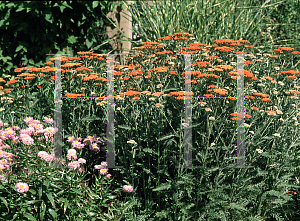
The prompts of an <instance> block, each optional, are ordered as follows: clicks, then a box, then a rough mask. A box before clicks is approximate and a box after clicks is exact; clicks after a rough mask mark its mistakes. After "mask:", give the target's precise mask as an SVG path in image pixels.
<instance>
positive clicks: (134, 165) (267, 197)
mask: <svg viewBox="0 0 300 221" xmlns="http://www.w3.org/2000/svg"><path fill="white" fill-rule="evenodd" d="M157 40H158V41H159V42H151V41H148V42H142V45H141V46H140V47H137V48H135V50H136V53H132V54H131V53H130V54H129V56H128V57H126V58H125V60H126V61H127V63H128V64H126V65H115V66H114V68H115V71H114V78H115V86H116V89H115V93H116V94H115V95H114V97H113V98H114V99H116V100H115V101H116V102H115V108H116V109H115V110H116V111H115V122H116V125H115V133H116V137H115V148H116V149H115V157H116V160H115V162H116V165H117V164H120V165H122V166H123V168H115V169H110V168H107V167H108V166H109V165H107V162H106V161H104V160H105V158H104V157H105V155H104V156H103V155H102V154H103V152H104V153H105V151H104V150H105V145H104V138H103V139H102V138H100V137H97V136H96V134H98V132H99V131H100V132H102V134H103V133H104V132H105V129H106V121H105V120H103V119H105V117H106V108H107V105H108V104H109V102H108V101H107V99H108V97H105V95H106V92H107V88H106V81H108V73H107V72H105V71H106V70H104V69H105V67H104V66H105V64H106V58H107V55H99V54H95V53H92V52H78V54H79V55H81V56H82V57H81V58H74V57H71V58H68V57H64V56H62V57H61V64H62V70H61V73H62V80H63V81H64V85H63V87H62V90H63V92H62V93H63V96H64V97H65V98H66V99H64V100H63V104H62V114H63V128H64V129H63V132H62V133H63V138H64V139H66V140H67V142H68V144H66V145H63V153H64V154H63V157H64V158H66V159H65V162H67V163H65V164H66V165H63V166H64V171H63V172H55V171H54V170H52V169H49V167H51V166H52V165H54V162H55V155H54V160H52V158H53V147H52V143H53V136H54V135H55V128H53V127H51V126H49V125H45V123H47V122H45V120H47V121H48V122H51V121H50V119H49V118H47V119H44V123H41V122H38V120H36V121H34V120H33V118H31V117H26V118H25V121H23V122H22V123H26V124H27V125H28V129H26V130H22V129H20V128H19V129H17V128H14V127H9V128H7V129H3V130H2V131H0V136H1V139H2V147H3V148H2V153H0V156H3V157H4V156H5V157H6V158H5V157H4V158H5V159H6V160H7V161H3V162H4V163H3V164H1V165H3V166H2V168H4V169H3V171H5V170H6V165H9V170H12V168H13V171H10V172H15V171H16V176H19V174H22V179H20V178H19V177H18V178H13V179H14V184H15V183H16V182H21V181H23V180H26V182H27V179H28V180H29V181H30V182H29V181H28V182H27V183H28V185H29V186H30V189H29V191H28V192H27V193H28V194H29V192H30V190H32V192H34V191H35V194H36V195H35V198H34V197H33V195H34V193H31V194H33V195H32V197H33V198H34V199H36V200H39V195H38V194H39V193H40V191H42V194H44V193H43V191H44V190H46V189H47V194H48V193H49V191H48V189H49V188H50V189H51V188H52V193H53V194H51V197H52V198H53V197H54V200H52V198H51V197H49V196H48V195H47V194H46V193H45V194H44V195H43V196H44V197H45V198H43V199H44V200H43V201H44V203H45V204H47V208H49V209H50V208H51V209H53V208H54V209H55V207H58V205H66V204H68V203H67V202H71V201H72V203H71V204H73V205H78V203H79V205H80V206H82V205H85V207H84V206H83V207H82V208H84V209H85V211H91V212H92V211H93V213H94V214H100V212H99V211H100V210H102V209H103V207H101V206H100V205H107V204H108V203H111V204H112V203H113V202H114V203H115V204H116V205H118V206H119V211H121V214H122V215H121V216H122V218H123V220H133V219H136V218H138V219H140V218H141V217H142V216H145V214H146V216H147V217H148V218H149V219H154V220H155V219H157V218H158V217H161V219H168V220H198V219H201V217H202V219H207V220H209V219H211V220H213V219H216V220H217V219H223V220H233V219H236V220H244V219H245V217H247V219H248V217H249V219H248V220H252V219H254V217H256V218H257V219H260V220H263V219H271V217H273V215H274V214H276V219H277V220H280V217H287V219H289V218H290V217H291V215H289V214H292V213H293V214H294V215H293V216H296V215H295V214H296V213H297V212H296V211H297V210H296V209H293V211H291V209H289V208H293V207H294V208H295V207H296V201H295V200H293V198H292V197H291V196H289V195H287V194H285V193H287V191H288V188H289V189H290V190H292V189H295V190H294V191H295V192H296V191H297V188H300V187H298V186H297V185H298V183H297V179H298V177H299V176H298V174H299V167H298V166H297V165H298V163H299V160H298V159H297V155H298V154H299V150H298V149H297V145H298V144H297V143H299V142H298V137H299V136H298V132H297V131H298V129H297V126H298V118H299V116H300V114H299V109H298V107H297V105H296V103H297V102H296V100H297V99H298V97H297V94H298V93H300V92H298V91H297V89H299V86H297V85H294V86H293V85H292V83H294V82H293V81H294V80H295V79H296V78H297V75H299V74H300V73H299V72H298V70H294V69H295V68H292V67H291V66H288V64H290V62H288V61H292V60H293V64H297V61H299V58H298V56H299V54H300V52H297V51H293V48H286V47H279V48H278V49H277V50H275V51H273V52H270V53H268V54H255V53H254V52H255V50H254V48H253V46H252V45H251V44H250V42H249V41H247V40H233V39H219V40H215V41H214V43H213V44H203V43H199V42H195V41H194V39H192V35H191V34H188V33H175V34H173V35H169V36H166V37H161V38H160V39H157ZM186 54H191V55H192V56H191V67H190V68H191V76H190V77H191V80H190V81H187V79H186V77H187V74H188V73H186V64H185V63H186V62H187V61H186V59H185V56H184V55H186ZM230 54H236V55H238V54H245V58H244V69H245V70H244V81H245V84H244V94H245V97H244V100H245V113H237V110H236V102H237V97H236V91H237V85H236V82H237V74H238V70H236V69H237V63H236V62H234V60H235V59H236V57H235V56H231V55H230ZM81 59H82V60H81ZM74 60H76V62H74ZM79 60H80V61H79ZM282 60H285V61H287V62H285V63H282V62H281V61H282ZM294 60H296V61H294ZM50 61H51V62H47V63H46V65H49V66H47V67H45V68H43V69H39V70H36V69H31V68H27V69H18V70H17V71H16V72H22V73H20V74H19V75H18V76H17V79H15V81H14V82H8V83H9V84H7V86H8V85H9V87H11V89H13V90H7V92H5V93H7V94H8V93H10V97H13V98H14V100H12V99H9V98H7V99H4V100H5V102H6V103H5V106H4V108H5V109H8V108H9V107H10V105H12V104H14V102H22V101H21V99H20V98H19V97H18V96H19V94H22V93H23V92H24V93H25V91H26V92H32V91H31V90H32V89H31V88H35V90H37V91H39V92H40V93H46V92H45V91H46V89H47V88H51V87H52V88H53V86H54V79H55V76H54V70H53V65H54V61H55V59H52V60H50ZM50 66H52V67H50ZM84 66H85V67H84ZM91 67H93V68H91ZM275 67H280V68H279V69H278V68H275ZM106 68H107V67H106ZM292 69H293V70H292ZM28 72H31V74H29V75H30V76H29V75H28ZM37 72H38V73H40V72H43V73H45V72H48V73H47V74H48V75H49V76H44V75H43V76H42V75H38V73H37ZM26 73H27V74H26ZM35 73H36V75H35ZM34 75H35V76H34ZM51 75H52V76H51ZM28 77H29V78H28ZM74 78H75V79H76V81H74V80H73V79H74ZM41 81H43V82H47V84H46V83H45V84H46V85H47V86H46V85H45V87H44V86H43V87H44V88H43V89H45V91H44V92H43V91H42V89H41V88H38V87H34V86H36V85H37V84H38V83H39V82H41ZM24 82H26V83H24ZM184 84H191V85H192V87H191V91H189V92H188V91H185V85H184ZM19 86H24V88H22V87H19ZM39 86H40V85H39ZM12 87H13V88H12ZM82 88H84V89H82ZM274 88H276V89H274ZM81 89H82V90H81ZM8 91H9V92H8ZM275 91H276V93H274V92H275ZM21 92H22V93H21ZM94 95H95V97H96V98H95V99H84V98H86V97H89V96H94ZM96 95H97V96H96ZM44 96H45V97H47V99H49V100H51V99H52V98H53V96H52V95H50V94H49V95H48V94H47V95H46V94H44ZM51 96H52V97H51ZM5 97H9V96H5ZM79 97H80V98H82V99H80V100H79V99H78V100H77V99H73V98H79ZM50 98H51V99H50ZM213 98H214V99H213ZM204 99H205V101H204ZM187 100H191V104H192V110H193V111H192V112H193V115H192V116H191V120H192V123H191V124H188V123H186V121H187V119H185V114H184V113H183V112H184V111H186V109H184V108H185V105H184V104H185V103H186V101H187ZM11 102H13V103H11ZM47 102H49V103H50V102H53V100H51V101H47ZM78 102H81V103H80V104H78ZM16 104H19V103H16ZM21 105H26V106H25V110H27V111H29V109H30V107H31V104H30V102H27V100H26V102H25V101H23V103H22V104H21ZM13 116H14V119H15V117H16V116H15V114H14V115H13ZM28 116H33V115H28ZM82 116H84V117H82ZM242 117H243V118H244V126H245V134H244V135H245V162H246V164H248V165H251V166H253V168H230V167H229V166H235V165H236V158H237V157H236V155H235V153H236V151H237V150H236V145H237V144H236V138H237V136H236V121H237V120H239V119H241V118H242ZM10 119H11V120H12V117H11V118H10ZM14 122H15V123H16V121H14ZM19 122H20V121H19ZM41 124H42V125H43V126H42V125H41ZM38 125H39V126H38ZM6 126H8V125H6ZM19 126H21V125H19ZM42 128H43V129H42ZM44 128H45V129H44ZM187 129H192V139H191V140H188V137H187V136H186V135H185V132H184V131H187ZM18 130H19V134H17V131H18ZM42 131H43V132H42ZM86 134H88V135H87V137H86V138H84V139H83V138H81V137H84V136H85V135H86ZM91 134H93V135H91ZM100 134H101V133H99V134H98V135H100ZM101 136H102V135H101ZM17 137H18V138H17ZM75 137H76V138H75ZM187 144H192V151H193V155H192V159H190V160H191V161H192V162H191V163H192V164H191V166H199V168H189V167H182V166H183V165H184V164H185V163H186V162H185V161H186V159H185V156H186V154H185V150H184V147H185V146H187ZM7 146H11V148H7ZM4 147H6V148H4ZM25 147H26V148H25ZM85 147H89V148H85ZM3 149H5V151H6V150H7V152H13V150H15V151H14V152H13V153H11V154H13V155H10V154H8V153H7V152H5V153H3ZM40 151H44V152H42V153H40ZM1 154H2V155H1ZM27 155H28V156H27ZM32 156H34V157H35V158H34V157H32ZM9 158H10V159H11V160H9ZM32 159H35V160H36V161H35V162H33V160H32ZM46 159H47V160H46ZM27 162H28V163H27ZM62 162H64V161H62ZM15 165H18V166H17V167H15ZM39 165H40V166H39ZM24 167H26V168H27V170H25V169H24ZM35 167H37V168H39V170H41V171H42V172H41V173H40V174H36V172H35V170H34V169H36V168H35ZM44 167H45V168H47V169H45V168H44ZM33 168H34V169H33ZM43 168H44V169H43ZM291 168H292V169H291ZM96 170H99V173H98V172H97V173H95V171H96ZM108 172H109V173H108ZM29 173H31V174H30V175H28V174H29ZM24 174H26V175H24ZM24 176H25V177H26V179H25V178H24ZM51 176H53V178H56V179H58V181H56V180H55V179H50V178H49V177H51ZM65 176H68V179H64V178H65ZM85 176H87V177H89V180H85V182H86V183H88V182H89V184H88V185H89V186H88V187H87V185H84V184H82V182H81V181H83V180H84V178H83V177H85ZM30 177H32V178H30ZM5 178H7V182H8V183H10V180H9V179H11V177H10V176H6V177H5ZM296 178H297V179H296ZM34 179H35V180H37V181H33V180H34ZM50 180H51V182H50ZM64 180H66V181H64ZM127 180H130V183H129V182H127ZM64 182H65V183H64ZM113 182H115V183H113ZM122 182H126V185H121V183H122ZM215 184H217V185H215ZM31 187H32V188H31ZM257 187H259V188H257ZM40 188H41V189H42V190H40ZM55 188H56V189H55ZM67 188H71V189H72V191H71V190H70V191H68V193H69V194H70V195H61V198H60V196H58V195H59V194H63V192H62V190H66V189H67ZM133 190H134V191H133ZM54 193H55V196H54ZM58 193H59V194H58ZM113 193H116V195H114V194H113ZM6 194H7V196H10V195H9V192H8V191H7V192H6ZM71 194H73V195H71ZM122 194H123V195H122ZM119 195H121V196H124V195H125V198H124V197H123V198H120V201H119V200H117V196H119ZM88 196H90V197H88ZM100 196H101V197H100ZM13 197H15V198H14V199H16V198H17V195H15V196H13ZM6 198H7V197H6ZM62 198H63V199H62ZM92 198H93V200H88V199H92ZM24 199H25V198H24ZM85 199H86V200H85ZM77 200H78V201H80V202H78V201H77ZM49 201H50V202H49ZM112 201H113V202H112ZM39 202H41V201H39ZM106 203H107V204H106ZM92 204H93V205H92ZM279 204H280V205H279ZM42 205H43V204H41V206H40V207H43V206H42ZM288 206H289V207H288ZM62 207H63V206H62ZM2 208H3V209H4V210H5V211H7V210H6V209H5V208H6V205H5V204H3V206H2ZM2 208H1V209H2ZM54 209H53V211H54ZM106 209H107V211H111V210H112V209H111V208H109V209H108V208H106ZM32 210H33V212H30V214H35V213H34V211H35V209H34V208H32ZM68 210H69V211H70V212H69V215H68V217H66V215H64V209H63V208H61V209H60V210H59V209H57V210H55V211H60V212H59V213H60V216H61V217H64V218H65V220H67V219H69V217H75V216H76V215H78V216H81V217H82V218H83V219H84V218H85V219H87V218H86V217H83V216H84V215H83V214H85V212H83V210H82V211H81V210H80V209H78V208H75V207H72V208H68ZM47 211H49V210H47ZM71 211H72V212H75V213H76V215H74V214H72V213H71ZM95 211H97V212H95ZM114 211H115V212H116V210H114ZM286 211H288V212H286ZM14 212H16V213H17V211H14ZM8 214H10V215H11V217H12V216H13V212H11V211H10V212H6V214H5V215H8ZM47 214H48V215H47V216H48V217H49V218H51V219H55V218H54V217H52V215H51V214H52V212H49V213H48V212H47ZM49 214H50V215H49ZM18 216H19V218H18V219H19V220H22V219H23V216H22V215H21V214H20V213H18ZM91 216H92V215H91ZM104 216H105V215H104ZM107 216H109V215H107ZM11 217H9V218H11ZM95 217H97V219H99V220H101V219H100V217H101V215H95V216H94V218H95ZM163 217H165V218H163ZM278 217H279V218H278ZM35 218H36V219H39V218H38V217H35ZM61 219H63V218H61ZM110 219H112V218H110Z"/></svg>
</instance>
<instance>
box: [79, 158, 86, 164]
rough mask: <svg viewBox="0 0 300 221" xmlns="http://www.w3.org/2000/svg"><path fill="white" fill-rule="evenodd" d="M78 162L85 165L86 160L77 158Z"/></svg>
mask: <svg viewBox="0 0 300 221" xmlns="http://www.w3.org/2000/svg"><path fill="white" fill-rule="evenodd" d="M78 162H79V163H81V164H82V163H86V160H85V159H83V158H79V159H78Z"/></svg>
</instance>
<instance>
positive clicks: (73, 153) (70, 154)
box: [67, 149, 77, 160]
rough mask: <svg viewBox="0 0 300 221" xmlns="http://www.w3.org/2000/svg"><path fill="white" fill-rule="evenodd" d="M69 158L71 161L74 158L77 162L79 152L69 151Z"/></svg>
mask: <svg viewBox="0 0 300 221" xmlns="http://www.w3.org/2000/svg"><path fill="white" fill-rule="evenodd" d="M67 158H68V160H71V159H72V158H73V159H74V160H77V152H76V150H75V149H70V150H68V154H67Z"/></svg>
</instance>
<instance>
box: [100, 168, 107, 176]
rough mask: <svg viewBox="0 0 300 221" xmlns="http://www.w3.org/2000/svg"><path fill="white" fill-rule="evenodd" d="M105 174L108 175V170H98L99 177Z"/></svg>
mask: <svg viewBox="0 0 300 221" xmlns="http://www.w3.org/2000/svg"><path fill="white" fill-rule="evenodd" d="M107 173H108V169H104V168H102V169H100V174H101V175H106V174H107Z"/></svg>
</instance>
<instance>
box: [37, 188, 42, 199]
mask: <svg viewBox="0 0 300 221" xmlns="http://www.w3.org/2000/svg"><path fill="white" fill-rule="evenodd" d="M38 193H39V200H41V198H42V195H43V189H42V187H40V188H39V190H38Z"/></svg>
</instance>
